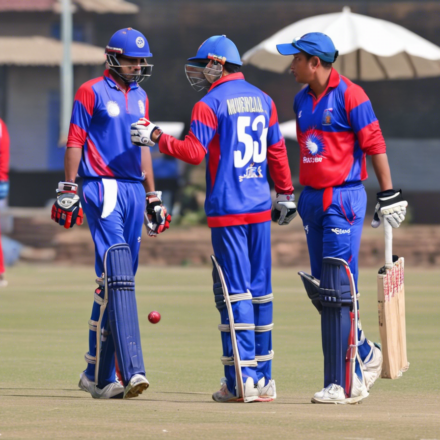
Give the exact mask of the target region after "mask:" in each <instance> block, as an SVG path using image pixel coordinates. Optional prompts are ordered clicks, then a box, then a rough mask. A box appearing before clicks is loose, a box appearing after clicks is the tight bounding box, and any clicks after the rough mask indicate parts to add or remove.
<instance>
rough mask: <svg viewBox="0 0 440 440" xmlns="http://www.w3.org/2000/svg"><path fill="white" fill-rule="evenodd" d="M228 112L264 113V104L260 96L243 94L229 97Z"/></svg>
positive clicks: (231, 113) (227, 101) (232, 113)
mask: <svg viewBox="0 0 440 440" xmlns="http://www.w3.org/2000/svg"><path fill="white" fill-rule="evenodd" d="M226 103H227V104H228V113H229V114H230V115H235V114H236V113H264V110H263V104H262V103H261V99H260V97H259V96H241V97H240V98H232V99H227V100H226Z"/></svg>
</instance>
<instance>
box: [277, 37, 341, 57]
mask: <svg viewBox="0 0 440 440" xmlns="http://www.w3.org/2000/svg"><path fill="white" fill-rule="evenodd" d="M277 49H278V52H279V53H280V54H281V55H295V54H297V53H299V52H301V51H302V52H306V53H308V54H309V55H315V56H317V57H319V58H320V59H321V60H322V61H327V62H328V63H334V62H335V61H336V58H337V57H338V54H339V52H338V51H337V50H336V48H335V45H334V44H333V41H332V40H331V38H330V37H329V36H328V35H325V34H323V33H321V32H310V33H309V34H305V35H303V36H302V37H300V38H295V39H294V40H293V41H292V43H287V44H277Z"/></svg>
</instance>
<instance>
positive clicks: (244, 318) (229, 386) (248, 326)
mask: <svg viewBox="0 0 440 440" xmlns="http://www.w3.org/2000/svg"><path fill="white" fill-rule="evenodd" d="M211 234H212V245H213V248H214V254H215V257H216V260H217V262H218V264H219V266H220V268H221V271H222V273H223V275H224V280H225V286H222V284H221V282H220V281H221V279H220V277H219V274H218V271H216V269H215V267H214V271H213V281H214V294H215V299H216V306H217V308H218V310H219V312H220V318H221V325H220V326H219V329H220V331H221V338H222V346H223V357H222V362H223V364H224V365H225V381H223V382H222V388H221V390H220V391H219V392H217V393H214V395H213V399H214V400H216V401H221V402H226V401H232V400H236V398H237V397H236V396H238V395H239V394H241V393H240V390H239V389H238V390H237V377H236V369H235V364H234V362H235V359H234V347H233V341H232V338H231V331H230V316H229V313H228V308H227V307H226V305H225V302H224V300H222V297H223V295H225V290H227V294H228V295H229V298H230V301H231V308H232V314H233V320H234V322H235V335H236V343H237V349H238V355H239V358H240V363H241V370H239V372H240V371H241V376H242V380H243V384H244V387H245V397H246V399H245V401H246V400H247V401H250V400H257V399H258V391H257V389H256V388H254V386H255V387H256V384H257V382H258V379H257V373H256V366H257V362H256V361H255V332H254V329H255V325H254V311H253V306H252V295H251V294H250V291H249V289H250V274H251V270H250V262H249V258H248V227H247V226H246V225H242V226H229V227H222V228H212V230H211ZM238 379H240V378H238Z"/></svg>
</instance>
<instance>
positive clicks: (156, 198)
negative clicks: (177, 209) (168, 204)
mask: <svg viewBox="0 0 440 440" xmlns="http://www.w3.org/2000/svg"><path fill="white" fill-rule="evenodd" d="M161 197H162V191H153V192H149V193H147V208H146V210H145V216H144V217H145V221H144V223H145V226H146V227H147V233H148V235H149V236H150V237H155V236H156V235H157V234H160V233H161V232H164V231H165V230H167V229H168V228H169V227H170V222H171V215H170V214H168V212H167V208H165V206H163V205H162V199H161Z"/></svg>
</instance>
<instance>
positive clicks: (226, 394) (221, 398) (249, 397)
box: [212, 377, 263, 403]
mask: <svg viewBox="0 0 440 440" xmlns="http://www.w3.org/2000/svg"><path fill="white" fill-rule="evenodd" d="M212 399H213V400H215V401H216V402H221V403H226V402H245V403H248V402H255V401H260V399H259V392H258V388H257V387H256V386H255V384H254V380H253V379H252V377H248V378H247V380H246V382H245V384H244V398H243V397H240V398H238V397H237V396H236V395H235V394H232V393H231V392H230V391H229V390H228V386H227V379H226V377H223V378H222V379H221V381H220V390H219V391H217V392H215V393H214V394H213V395H212ZM262 401H263V400H262Z"/></svg>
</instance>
